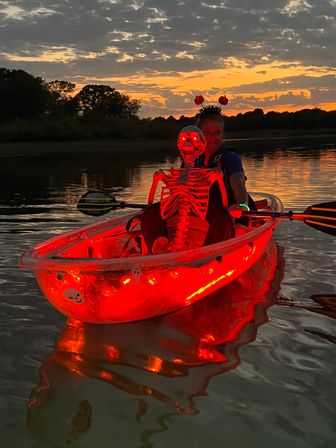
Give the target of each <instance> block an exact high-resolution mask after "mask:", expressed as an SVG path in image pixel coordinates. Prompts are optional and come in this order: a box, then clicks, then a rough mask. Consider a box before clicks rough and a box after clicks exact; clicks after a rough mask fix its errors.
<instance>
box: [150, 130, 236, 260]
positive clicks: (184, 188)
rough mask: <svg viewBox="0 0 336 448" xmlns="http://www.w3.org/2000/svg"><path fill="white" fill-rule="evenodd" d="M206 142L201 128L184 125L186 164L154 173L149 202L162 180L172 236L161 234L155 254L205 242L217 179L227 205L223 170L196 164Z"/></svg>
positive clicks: (182, 151) (163, 210)
mask: <svg viewBox="0 0 336 448" xmlns="http://www.w3.org/2000/svg"><path fill="white" fill-rule="evenodd" d="M205 144H206V142H205V137H204V134H203V132H202V131H201V130H200V129H199V128H197V127H195V126H186V127H184V128H183V129H182V130H181V132H180V133H179V136H178V141H177V147H178V150H179V151H180V154H181V156H182V158H183V160H184V164H185V166H184V168H173V167H172V168H170V169H169V170H160V171H157V172H155V173H154V177H153V183H152V187H151V189H150V192H149V197H148V204H152V203H153V201H154V196H155V192H156V189H157V186H158V183H159V182H162V183H163V184H164V185H163V187H162V190H161V198H160V209H161V217H162V219H163V220H166V222H167V227H168V239H167V238H165V237H159V238H157V239H156V240H155V241H154V244H153V246H152V248H149V250H151V252H152V253H153V254H154V253H156V254H157V253H165V252H179V251H182V250H187V249H192V248H194V247H200V246H202V245H203V243H204V241H205V237H206V234H207V232H208V228H209V223H208V222H207V221H206V214H207V210H208V205H209V190H210V187H211V186H212V185H213V184H214V183H215V182H218V185H219V189H220V192H221V196H222V203H223V206H224V207H226V206H227V195H226V190H225V186H224V181H223V175H222V171H221V170H220V169H219V168H217V169H205V168H195V167H194V162H195V159H196V158H197V157H198V156H200V155H201V154H202V153H203V152H204V151H205Z"/></svg>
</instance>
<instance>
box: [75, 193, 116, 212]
mask: <svg viewBox="0 0 336 448" xmlns="http://www.w3.org/2000/svg"><path fill="white" fill-rule="evenodd" d="M114 204H118V203H117V201H116V199H115V197H114V196H112V195H110V194H109V193H107V192H105V191H88V192H87V193H85V194H83V196H82V197H81V198H80V199H79V201H78V204H77V209H78V210H79V211H80V212H82V213H84V214H85V215H89V216H102V215H105V214H106V213H108V212H110V211H111V210H113V209H114Z"/></svg>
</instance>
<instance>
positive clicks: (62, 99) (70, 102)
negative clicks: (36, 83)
mask: <svg viewBox="0 0 336 448" xmlns="http://www.w3.org/2000/svg"><path fill="white" fill-rule="evenodd" d="M46 87H47V89H48V91H49V92H50V95H51V103H50V113H51V114H58V115H59V114H62V113H63V114H69V113H70V114H74V113H75V112H76V102H75V101H74V99H73V97H72V96H71V94H72V93H73V91H74V90H75V88H76V84H73V83H72V82H69V81H58V80H57V79H56V80H55V81H50V82H48V83H47V84H46Z"/></svg>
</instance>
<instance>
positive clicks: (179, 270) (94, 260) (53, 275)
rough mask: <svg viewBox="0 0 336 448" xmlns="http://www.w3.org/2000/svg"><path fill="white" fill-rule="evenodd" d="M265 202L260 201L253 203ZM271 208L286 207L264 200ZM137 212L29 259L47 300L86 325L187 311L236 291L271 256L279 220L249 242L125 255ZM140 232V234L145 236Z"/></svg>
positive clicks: (257, 225) (257, 226) (258, 229)
mask: <svg viewBox="0 0 336 448" xmlns="http://www.w3.org/2000/svg"><path fill="white" fill-rule="evenodd" d="M253 197H254V198H255V199H259V198H258V197H257V196H253ZM262 197H263V198H264V199H265V198H266V201H264V204H265V208H266V209H268V210H269V209H272V210H274V211H281V210H282V203H281V201H280V200H279V199H278V198H276V197H275V196H272V195H265V194H263V195H262ZM132 216H134V214H133V213H131V214H125V215H123V216H118V217H115V218H112V219H108V220H104V221H102V222H98V223H96V224H93V225H90V226H87V227H84V228H82V229H79V230H74V231H71V232H68V233H67V234H64V235H61V236H57V237H55V238H52V239H50V240H47V241H46V242H43V243H40V244H37V245H36V246H34V247H32V248H31V249H30V250H28V251H27V252H26V253H25V254H23V256H22V257H21V266H22V267H26V268H30V269H33V270H34V271H35V275H36V279H37V281H38V283H39V286H40V287H41V289H42V291H43V293H44V295H45V296H46V297H47V299H48V300H49V301H50V302H51V303H52V304H53V305H54V306H55V308H57V309H58V310H59V311H61V312H62V313H63V314H65V315H67V316H69V317H72V318H74V319H78V320H81V321H84V322H95V323H112V322H127V321H134V320H141V319H144V318H148V317H152V316H154V315H158V314H163V313H167V312H170V311H173V310H176V309H179V308H182V307H185V306H187V305H190V304H192V303H193V302H195V301H196V300H199V299H200V298H202V297H204V296H206V295H208V294H210V293H211V292H213V291H215V290H217V289H219V288H220V287H222V286H224V285H226V284H228V283H229V282H231V281H232V280H234V279H235V278H237V277H239V276H240V275H241V274H242V273H243V272H245V271H246V270H248V269H249V268H250V267H251V266H252V265H253V264H254V263H255V262H256V261H257V260H258V259H259V258H260V256H261V255H262V254H263V252H264V251H265V249H266V247H267V245H268V242H269V240H270V239H271V236H272V232H273V230H274V228H275V226H276V225H277V223H278V222H279V219H274V218H267V219H265V220H262V221H261V220H260V219H259V220H258V221H255V222H253V221H252V225H251V229H249V231H248V232H247V233H245V234H244V235H242V236H240V237H237V238H232V239H229V240H226V241H222V242H219V243H216V244H212V245H209V246H203V247H200V248H196V249H191V250H187V251H183V252H176V253H165V254H160V255H145V256H125V250H124V249H125V245H127V243H128V242H129V239H130V237H132V238H133V237H134V235H130V232H129V231H127V230H126V224H127V222H128V221H129V219H130V218H131V217H132ZM138 231H139V230H138V229H136V228H135V229H134V230H132V232H135V234H136V232H138Z"/></svg>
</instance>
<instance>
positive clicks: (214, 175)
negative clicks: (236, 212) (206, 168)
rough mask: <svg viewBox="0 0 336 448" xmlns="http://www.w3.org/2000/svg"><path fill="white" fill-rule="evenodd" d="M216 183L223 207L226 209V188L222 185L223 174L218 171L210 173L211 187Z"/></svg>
mask: <svg viewBox="0 0 336 448" xmlns="http://www.w3.org/2000/svg"><path fill="white" fill-rule="evenodd" d="M216 181H217V182H218V186H219V190H220V192H221V196H222V204H223V207H227V206H228V198H227V193H226V188H225V185H224V179H223V173H222V171H220V170H218V171H213V172H210V182H211V185H212V184H213V183H215V182H216Z"/></svg>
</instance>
